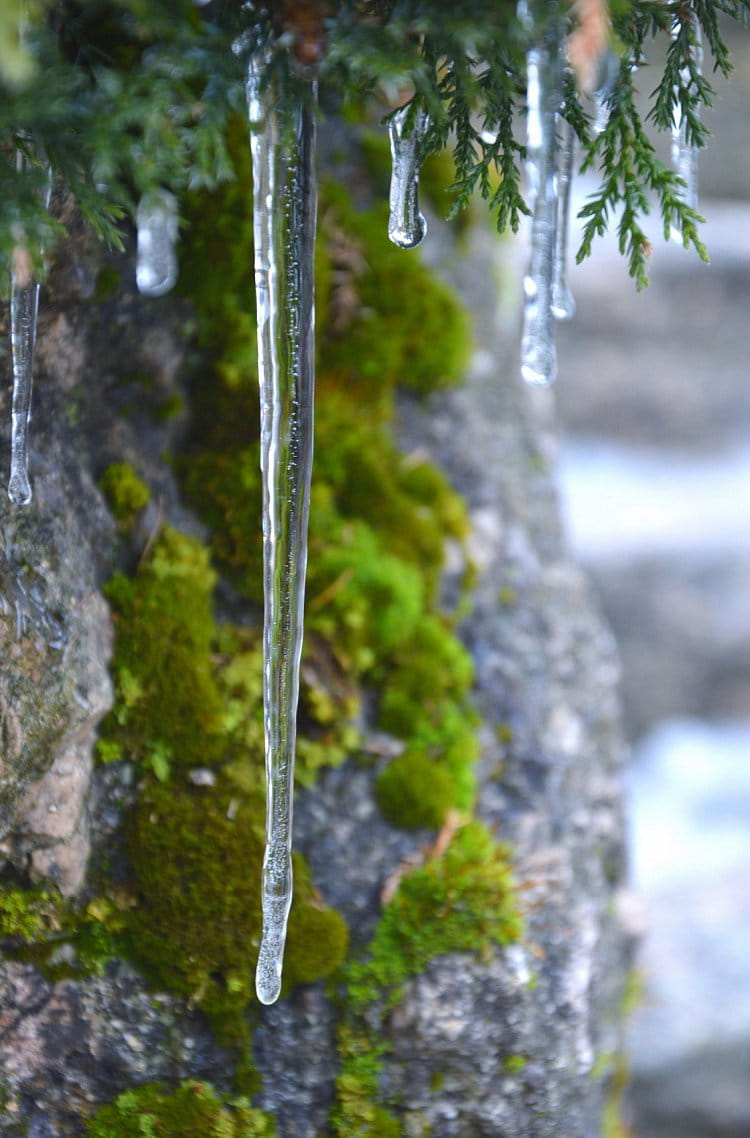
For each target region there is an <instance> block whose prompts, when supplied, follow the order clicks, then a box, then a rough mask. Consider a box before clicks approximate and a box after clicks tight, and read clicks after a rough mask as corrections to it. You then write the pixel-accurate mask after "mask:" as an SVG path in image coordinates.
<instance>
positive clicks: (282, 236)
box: [247, 54, 317, 1004]
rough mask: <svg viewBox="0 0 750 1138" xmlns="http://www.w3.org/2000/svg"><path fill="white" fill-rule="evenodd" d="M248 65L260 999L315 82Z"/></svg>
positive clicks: (293, 606) (310, 321)
mask: <svg viewBox="0 0 750 1138" xmlns="http://www.w3.org/2000/svg"><path fill="white" fill-rule="evenodd" d="M266 59H267V57H266V55H265V54H260V55H256V56H255V57H254V58H253V59H251V61H250V66H249V71H248V79H247V104H248V116H249V120H250V129H251V134H250V139H251V150H252V160H253V217H254V236H255V290H256V302H257V318H258V365H259V372H260V402H261V471H262V479H263V593H264V641H263V655H264V663H263V706H264V725H265V741H266V779H267V800H266V851H265V857H264V861H263V878H262V886H261V896H262V909H263V932H262V938H261V944H260V954H259V957H258V966H257V972H256V991H257V995H258V999H259V1000H260V1001H261V1003H264V1004H271V1003H274V1001H275V1000H277V999H278V996H279V991H280V988H281V966H282V960H283V955H284V942H285V940H286V928H287V919H288V916H289V908H290V905H291V901H292V861H291V841H292V807H293V791H294V786H293V782H294V749H295V737H296V716H297V700H298V693H299V666H300V654H301V650H302V618H303V607H304V593H305V569H306V564H307V519H308V512H309V501H310V473H311V466H312V446H313V394H314V359H315V351H314V285H313V264H314V243H315V224H316V208H317V201H316V184H315V171H314V165H315V119H314V105H315V99H316V95H317V88H316V83H315V81H314V80H309V81H302V80H300V79H297V78H295V77H292V76H288V77H287V78H286V79H281V78H279V76H278V75H277V74H276V71H275V69H274V73H273V75H272V74H271V72H270V69H269V72H268V75H266V73H265V72H266V69H265V63H266Z"/></svg>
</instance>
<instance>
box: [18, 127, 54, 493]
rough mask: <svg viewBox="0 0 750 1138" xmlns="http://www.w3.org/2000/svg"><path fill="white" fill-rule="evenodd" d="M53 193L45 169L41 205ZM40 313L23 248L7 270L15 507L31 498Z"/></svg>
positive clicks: (23, 164) (21, 159)
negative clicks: (31, 442) (31, 434)
mask: <svg viewBox="0 0 750 1138" xmlns="http://www.w3.org/2000/svg"><path fill="white" fill-rule="evenodd" d="M27 165H28V160H27V158H26V156H25V155H24V153H23V151H22V150H20V149H19V150H17V151H16V169H17V170H18V172H19V173H22V172H23V171H24V170H25V169H26V168H27ZM51 193H52V172H51V170H50V169H49V168H48V169H47V183H46V187H45V190H44V197H43V201H44V207H45V209H47V208H48V206H49V202H50V196H51ZM38 312H39V282H38V281H36V280H34V277H33V275H32V268H31V264H30V260H29V256H28V253H27V252H26V250H21V249H19V251H18V253H17V254H16V255H14V257H13V259H12V262H11V270H10V346H11V358H12V369H13V398H12V402H11V434H10V478H9V480H8V497H9V498H10V500H11V502H13V503H14V505H16V506H27V505H28V504H29V502H30V501H31V484H30V482H29V448H28V444H29V423H30V422H31V390H32V384H33V374H34V347H35V345H36V324H37V314H38Z"/></svg>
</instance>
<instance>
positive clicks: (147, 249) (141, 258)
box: [135, 190, 177, 296]
mask: <svg viewBox="0 0 750 1138" xmlns="http://www.w3.org/2000/svg"><path fill="white" fill-rule="evenodd" d="M135 220H136V228H137V231H138V243H137V252H136V266H135V280H136V284H137V285H138V291H139V292H142V293H143V294H144V295H145V296H163V295H164V293H165V292H169V290H170V289H171V288H173V287H174V284H175V281H176V280H177V253H176V251H175V244H176V242H177V199H176V198H175V196H174V194H170V192H169V191H168V190H151V191H150V192H149V193H147V194H144V195H143V197H142V198H141V200H140V202H139V203H138V210H137V213H136V219H135Z"/></svg>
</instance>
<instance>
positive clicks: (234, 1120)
mask: <svg viewBox="0 0 750 1138" xmlns="http://www.w3.org/2000/svg"><path fill="white" fill-rule="evenodd" d="M85 1133H86V1135H87V1136H88V1138H274V1135H275V1133H276V1130H275V1126H274V1122H273V1119H272V1118H271V1116H270V1115H269V1114H267V1113H266V1112H265V1111H262V1110H254V1109H253V1108H252V1107H251V1106H250V1104H249V1102H248V1101H247V1100H246V1099H229V1098H226V1097H225V1096H219V1095H218V1094H217V1092H216V1091H215V1090H214V1089H213V1087H211V1086H209V1084H208V1083H199V1082H195V1081H193V1080H191V1081H189V1082H185V1083H182V1084H181V1085H180V1086H179V1087H177V1089H176V1090H174V1091H170V1090H168V1089H167V1088H166V1087H162V1086H159V1085H157V1084H155V1083H148V1084H146V1085H145V1086H142V1087H138V1088H136V1089H135V1090H131V1091H126V1092H125V1093H124V1094H121V1095H120V1096H119V1097H118V1098H117V1099H115V1101H114V1102H113V1103H111V1104H110V1105H108V1106H103V1107H101V1108H100V1109H99V1110H98V1111H97V1112H96V1114H95V1115H94V1117H93V1118H92V1119H91V1120H90V1121H89V1122H88V1124H87V1126H86V1130H85Z"/></svg>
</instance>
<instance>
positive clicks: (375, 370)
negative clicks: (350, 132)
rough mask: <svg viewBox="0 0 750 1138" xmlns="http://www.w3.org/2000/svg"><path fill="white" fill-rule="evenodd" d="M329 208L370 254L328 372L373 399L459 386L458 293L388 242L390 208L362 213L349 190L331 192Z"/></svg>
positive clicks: (463, 345) (327, 344) (328, 351)
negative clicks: (396, 388)
mask: <svg viewBox="0 0 750 1138" xmlns="http://www.w3.org/2000/svg"><path fill="white" fill-rule="evenodd" d="M322 201H323V205H324V208H325V209H327V210H328V211H330V213H331V214H332V215H333V216H334V217H335V219H336V223H337V225H338V226H339V227H340V228H341V229H342V230H343V231H344V232H345V233H346V234H348V235H349V239H350V241H351V242H353V243H354V244H355V245H358V246H359V247H360V248H361V249H362V250H363V253H364V257H363V261H362V268H361V271H360V272H358V274H357V275H356V277H355V279H354V281H353V287H354V289H355V290H356V293H357V296H358V300H359V304H358V305H357V307H356V309H355V310H354V311H353V312H352V314H351V319H349V320H348V322H347V323H346V327H345V332H346V335H345V336H344V335H342V334H340V333H339V332H338V331H337V330H334V329H330V330H329V331H328V334H327V335H326V334H325V331H324V335H323V338H322V343H321V353H320V359H321V368H322V370H324V371H326V372H328V373H330V374H331V375H335V376H337V377H339V380H340V381H343V382H345V383H347V384H352V385H354V387H355V390H359V391H360V392H361V393H362V394H363V395H364V396H365V397H368V396H369V398H372V397H373V396H374V395H375V394H376V393H381V398H382V395H383V394H386V395H387V394H388V392H389V391H390V390H391V389H392V388H393V387H394V386H395V385H396V384H398V385H399V386H402V387H407V388H409V389H411V390H413V391H416V392H419V393H422V394H426V393H427V392H429V391H434V390H435V389H436V388H439V387H445V386H449V385H450V384H453V383H456V382H457V381H458V379H459V378H460V377H461V376H462V374H463V372H464V370H465V368H466V364H467V363H468V359H469V352H470V347H471V337H470V331H469V322H468V317H467V314H466V312H465V310H464V309H463V308H462V307H461V305H460V304H459V303H458V302H457V300H456V299H455V297H454V294H453V293H452V292H451V290H450V289H449V288H448V287H447V285H444V284H443V283H442V282H441V281H440V280H438V279H437V278H436V277H435V275H434V274H433V273H431V272H430V271H429V270H428V269H427V268H425V266H424V265H423V264H422V262H421V260H420V259H419V256H418V255H416V256H414V255H412V256H408V257H407V256H404V255H403V251H401V250H398V249H396V247H395V246H393V245H391V244H390V242H388V241H387V240H386V239H385V234H386V233H387V231H388V208H387V204H385V203H383V204H382V205H381V204H378V205H376V206H374V207H373V208H372V209H370V210H357V209H356V208H355V207H354V206H353V205H352V202H351V199H350V198H349V196H348V194H347V192H346V190H345V189H344V188H343V187H341V186H338V185H334V184H333V183H327V184H326V185H325V186H324V187H323V191H322Z"/></svg>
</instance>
